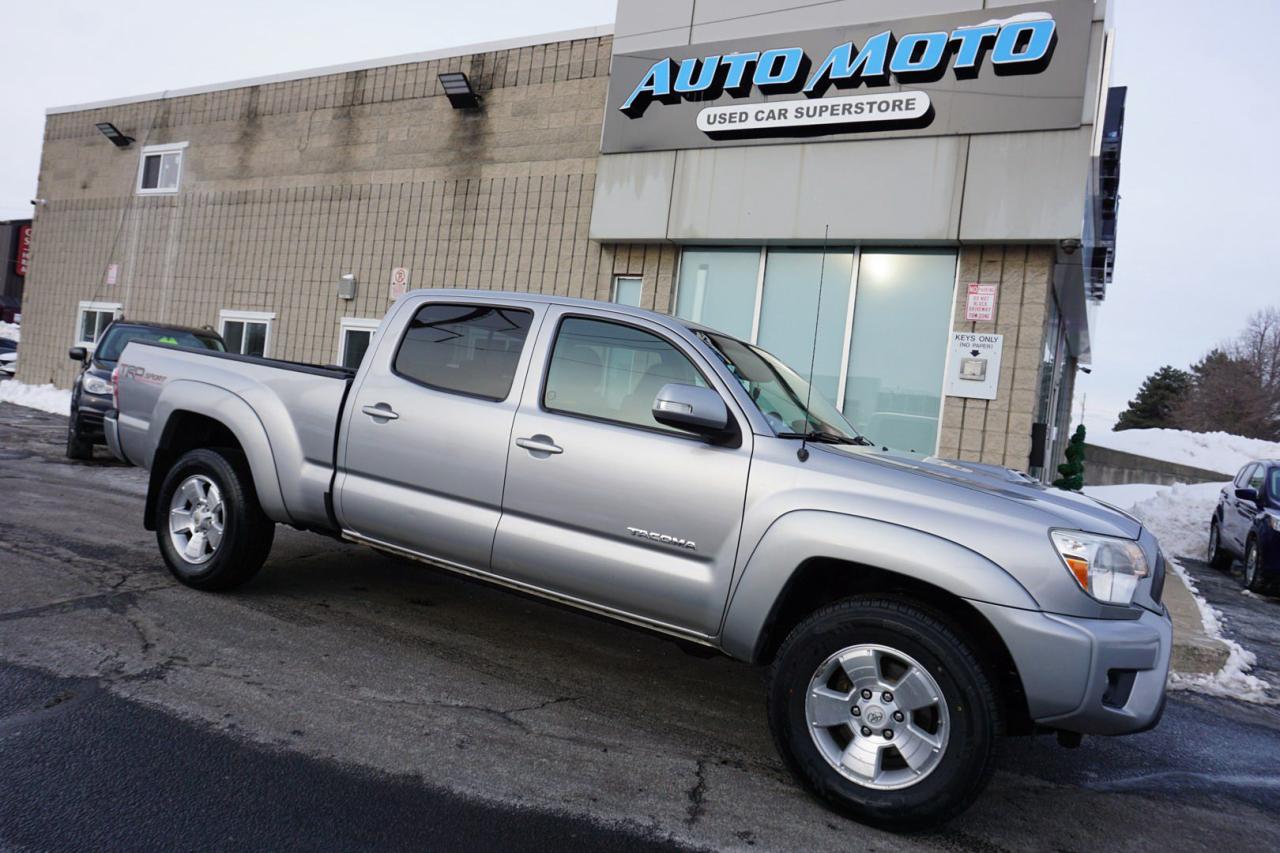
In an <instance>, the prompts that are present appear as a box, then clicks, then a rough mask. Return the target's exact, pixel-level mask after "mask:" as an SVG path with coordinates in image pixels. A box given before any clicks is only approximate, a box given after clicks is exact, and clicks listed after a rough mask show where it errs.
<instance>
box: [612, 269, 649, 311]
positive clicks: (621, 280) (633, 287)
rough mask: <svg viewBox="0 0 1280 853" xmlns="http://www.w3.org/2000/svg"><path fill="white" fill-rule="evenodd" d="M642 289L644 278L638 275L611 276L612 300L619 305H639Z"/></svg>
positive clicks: (635, 306)
mask: <svg viewBox="0 0 1280 853" xmlns="http://www.w3.org/2000/svg"><path fill="white" fill-rule="evenodd" d="M643 291H644V279H643V278H641V277H640V276H638V275H615V276H614V277H613V301H614V302H616V303H618V304H619V305H630V306H632V307H634V308H639V307H640V295H641V293H643Z"/></svg>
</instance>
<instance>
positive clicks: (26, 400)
mask: <svg viewBox="0 0 1280 853" xmlns="http://www.w3.org/2000/svg"><path fill="white" fill-rule="evenodd" d="M0 403H13V404H15V405H18V406H26V407H28V408H30V409H39V410H40V411H42V412H51V413H53V414H55V415H70V414H71V392H70V391H65V390H63V389H61V388H55V387H54V386H52V385H27V384H25V383H22V382H19V381H17V380H16V379H8V380H6V381H4V382H0Z"/></svg>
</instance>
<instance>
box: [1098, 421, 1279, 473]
mask: <svg viewBox="0 0 1280 853" xmlns="http://www.w3.org/2000/svg"><path fill="white" fill-rule="evenodd" d="M1088 441H1089V443H1090V444H1096V445H1098V446H1099V447H1109V448H1111V449H1112V450H1122V451H1124V452H1125V453H1136V454H1137V455H1139V456H1147V457H1150V458H1152V459H1164V460H1165V461H1167V462H1177V463H1179V464H1181V465H1192V466H1194V467H1196V468H1204V469H1206V470H1209V471H1221V472H1222V473H1223V474H1224V475H1226V476H1224V477H1223V479H1224V480H1229V479H1231V478H1232V477H1233V476H1235V474H1236V472H1237V471H1239V470H1240V468H1241V467H1243V466H1244V464H1245V463H1246V462H1252V461H1254V460H1255V459H1267V458H1280V444H1277V443H1276V442H1272V441H1262V440H1261V439H1257V438H1244V437H1243V436H1239V435H1232V434H1230V433H1226V432H1190V431H1188V430H1184V429H1126V430H1121V431H1120V432H1099V433H1089V438H1088ZM1088 467H1089V463H1088V461H1087V457H1086V461H1085V470H1086V471H1087V470H1088Z"/></svg>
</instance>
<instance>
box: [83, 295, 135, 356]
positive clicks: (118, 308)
mask: <svg viewBox="0 0 1280 853" xmlns="http://www.w3.org/2000/svg"><path fill="white" fill-rule="evenodd" d="M86 311H96V312H102V311H110V312H111V319H112V320H113V321H114V320H118V319H120V315H121V313H122V312H123V311H124V306H123V305H121V304H120V303H119V302H81V303H80V304H79V305H77V306H76V328H75V331H74V332H73V333H72V337H73V338H74V339H75V342H76V343H75V345H76V346H78V347H84V348H85V349H87V350H89V351H90V352H92V351H93V349H94V347H95V346H97V341H86V340H83V339H82V338H81V337H80V332H81V330H83V329H84V314H85V312H86ZM107 325H110V323H108V324H107ZM99 337H101V336H99Z"/></svg>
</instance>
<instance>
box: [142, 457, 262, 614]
mask: <svg viewBox="0 0 1280 853" xmlns="http://www.w3.org/2000/svg"><path fill="white" fill-rule="evenodd" d="M156 501H157V504H156V507H155V509H156V541H157V542H159V544H160V553H161V555H163V556H164V561H165V564H166V565H167V566H168V567H169V571H170V572H172V573H173V576H174V577H175V578H177V579H178V580H179V581H181V582H182V583H184V584H186V585H187V586H189V587H193V588H195V589H200V590H206V591H211V592H212V591H221V590H228V589H232V588H234V587H237V586H240V585H241V584H243V583H245V582H246V581H248V580H249V579H250V578H252V577H253V576H254V575H255V574H257V573H258V570H259V569H260V568H262V564H263V563H264V562H265V561H266V559H267V554H269V553H270V551H271V543H272V541H273V540H274V539H275V530H276V528H275V523H274V522H272V521H271V519H269V518H267V516H266V514H265V513H264V512H263V511H262V507H261V506H259V504H258V496H257V493H256V492H255V491H254V489H253V477H252V476H251V474H250V473H249V465H248V463H247V462H246V461H245V458H244V455H243V454H241V453H239V452H238V451H234V450H225V449H219V450H206V449H200V450H192V451H189V452H187V453H186V454H184V455H183V456H182V457H181V458H179V459H178V461H177V462H176V463H175V464H174V465H173V467H172V468H170V469H169V473H168V474H166V475H165V478H164V483H163V484H162V485H161V487H160V491H159V494H157V495H156ZM201 535H203V539H200V538H199V537H200V536H201Z"/></svg>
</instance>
